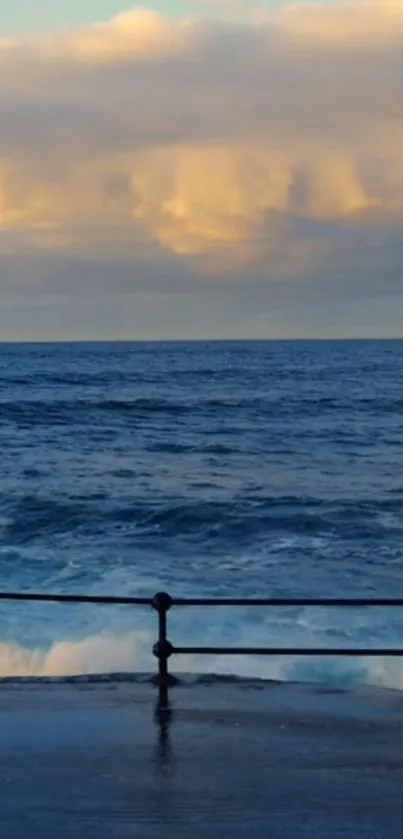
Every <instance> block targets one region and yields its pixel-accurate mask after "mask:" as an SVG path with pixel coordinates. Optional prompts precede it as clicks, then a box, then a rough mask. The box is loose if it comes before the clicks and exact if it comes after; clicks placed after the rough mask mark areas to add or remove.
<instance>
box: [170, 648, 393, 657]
mask: <svg viewBox="0 0 403 839" xmlns="http://www.w3.org/2000/svg"><path fill="white" fill-rule="evenodd" d="M172 655H271V656H274V655H275V656H282V655H286V656H289V655H290V656H291V655H292V656H366V657H372V658H373V657H376V656H397V657H403V649H396V650H395V649H389V648H385V647H384V648H379V649H368V648H367V647H366V648H362V647H330V648H329V647H306V648H301V647H176V646H173V647H172Z"/></svg>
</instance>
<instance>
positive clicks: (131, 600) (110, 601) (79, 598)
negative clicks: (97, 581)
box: [0, 591, 151, 606]
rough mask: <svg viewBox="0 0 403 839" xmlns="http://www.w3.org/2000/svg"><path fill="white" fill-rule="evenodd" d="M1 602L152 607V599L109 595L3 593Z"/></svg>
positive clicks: (0, 596)
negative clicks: (21, 601)
mask: <svg viewBox="0 0 403 839" xmlns="http://www.w3.org/2000/svg"><path fill="white" fill-rule="evenodd" d="M0 600H19V601H20V600H25V601H26V600H29V601H33V602H38V603H39V602H44V601H45V602H47V603H98V604H100V605H113V606H150V605H151V597H117V596H116V597H114V596H110V595H108V594H106V595H104V594H35V593H33V592H12V591H1V592H0Z"/></svg>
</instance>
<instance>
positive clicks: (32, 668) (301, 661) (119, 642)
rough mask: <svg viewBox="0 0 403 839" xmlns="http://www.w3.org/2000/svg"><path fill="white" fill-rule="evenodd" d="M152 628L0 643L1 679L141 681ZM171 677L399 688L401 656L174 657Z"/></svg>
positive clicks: (149, 673)
mask: <svg viewBox="0 0 403 839" xmlns="http://www.w3.org/2000/svg"><path fill="white" fill-rule="evenodd" d="M154 640H155V639H154V637H153V635H152V633H151V632H148V631H143V632H133V633H129V634H126V635H107V634H100V635H94V636H89V637H86V638H84V639H82V640H71V639H66V640H63V641H57V642H55V643H54V644H53V645H52V646H50V647H48V648H46V649H43V648H36V649H32V648H29V647H27V646H23V645H21V644H17V643H13V642H4V641H3V642H0V679H42V678H44V679H63V680H66V679H73V680H79V679H81V680H83V681H84V680H87V681H90V680H97V681H99V680H103V681H105V680H126V679H127V680H144V679H151V678H152V677H153V675H155V672H156V671H155V669H154V668H153V664H152V662H153V659H152V654H151V648H152V643H153V641H154ZM170 670H171V673H172V674H173V675H178V676H179V677H180V678H181V677H186V676H187V677H193V678H194V679H195V680H197V681H204V682H214V681H215V680H218V681H219V680H222V679H227V680H228V679H231V680H238V679H243V680H245V679H248V680H265V681H278V682H293V683H296V682H298V683H305V684H309V683H311V684H316V685H324V686H328V687H332V688H340V689H348V688H355V687H362V686H373V687H383V688H389V689H394V690H399V691H402V690H403V663H402V662H401V660H395V659H391V658H389V659H385V658H380V657H379V656H377V655H376V651H374V656H373V658H365V659H360V658H359V657H357V658H356V659H354V660H351V659H348V660H347V659H343V658H340V657H338V658H334V659H329V658H323V659H321V658H320V657H319V656H318V657H315V658H309V657H299V656H298V657H294V658H289V657H281V656H276V657H273V658H265V659H264V660H262V658H261V657H259V658H256V657H255V658H254V657H252V656H246V655H245V656H236V657H235V656H231V660H230V662H229V663H228V659H227V660H225V657H224V656H218V655H217V656H213V655H212V656H209V657H206V656H203V659H201V658H200V657H197V656H191V655H183V656H180V657H178V658H176V659H175V658H173V659H172V661H171V665H170Z"/></svg>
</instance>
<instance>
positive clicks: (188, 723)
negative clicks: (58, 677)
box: [0, 681, 403, 839]
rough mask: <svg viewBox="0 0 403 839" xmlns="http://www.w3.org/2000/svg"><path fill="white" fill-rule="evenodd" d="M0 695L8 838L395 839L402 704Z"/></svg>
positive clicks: (129, 687) (3, 817) (121, 691)
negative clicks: (161, 705)
mask: <svg viewBox="0 0 403 839" xmlns="http://www.w3.org/2000/svg"><path fill="white" fill-rule="evenodd" d="M154 704H155V691H154V689H153V688H152V687H151V686H150V685H147V684H136V683H124V682H123V683H122V682H121V683H119V682H116V683H115V682H99V683H97V682H88V683H86V682H77V683H72V684H59V683H55V684H41V683H26V684H22V683H15V684H12V683H8V684H2V685H1V686H0V837H1V839H73V837H74V839H107V837H108V839H109V837H114V838H115V837H116V839H126V837H130V839H133V837H136V838H137V837H138V839H143V837H144V839H154V837H156V838H157V837H162V839H165V838H166V839H171V837H172V839H173V837H180V839H181V838H182V837H183V838H184V837H186V839H207V837H208V839H215V837H220V839H227V837H228V839H252V837H253V838H254V839H263V837H270V839H297V837H298V839H308V837H309V839H316V838H317V839H335V837H341V836H343V837H347V839H348V837H351V839H364V837H365V839H375V837H376V839H380V837H382V839H401V836H402V827H401V821H402V815H403V804H402V790H403V696H402V695H401V694H399V693H393V692H382V691H380V692H378V693H376V692H372V693H371V692H369V691H366V692H362V693H361V694H360V693H356V694H348V693H342V692H340V693H334V692H332V691H327V690H320V689H316V690H315V689H313V688H308V687H306V688H304V687H302V686H292V685H285V686H282V685H274V684H273V685H259V684H257V683H256V684H249V685H247V684H245V685H243V686H240V685H239V683H238V684H235V683H226V682H225V681H224V682H218V683H214V684H208V683H205V684H197V685H192V686H186V687H184V686H181V687H178V688H175V689H174V690H173V691H172V716H171V717H170V718H169V717H167V716H163V717H162V718H161V717H160V718H158V717H155V715H154Z"/></svg>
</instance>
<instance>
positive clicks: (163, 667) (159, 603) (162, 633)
mask: <svg viewBox="0 0 403 839" xmlns="http://www.w3.org/2000/svg"><path fill="white" fill-rule="evenodd" d="M151 602H152V606H153V609H155V611H156V612H157V614H158V641H157V642H156V644H154V646H153V653H154V655H155V657H156V658H157V659H158V682H157V683H158V688H159V701H158V704H159V708H160V710H163V709H166V708H168V688H169V671H168V659H169V658H170V656H171V655H172V652H173V647H172V644H171V643H170V641H169V640H168V636H167V623H168V621H167V615H168V612H169V609H170V608H171V605H172V598H171V596H170V595H169V594H167V592H165V591H159V592H157V594H155V595H154V597H153V599H152V601H151Z"/></svg>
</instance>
